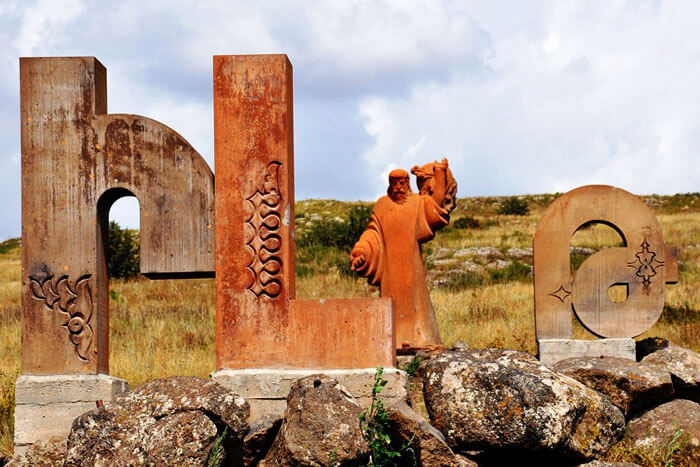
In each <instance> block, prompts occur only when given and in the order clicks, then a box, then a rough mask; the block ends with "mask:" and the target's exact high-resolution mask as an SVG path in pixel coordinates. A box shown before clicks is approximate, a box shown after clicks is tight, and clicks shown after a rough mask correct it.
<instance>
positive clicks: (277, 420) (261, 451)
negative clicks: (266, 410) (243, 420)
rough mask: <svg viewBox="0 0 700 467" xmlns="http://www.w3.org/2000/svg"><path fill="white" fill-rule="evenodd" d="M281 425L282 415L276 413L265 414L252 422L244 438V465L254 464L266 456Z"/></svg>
mask: <svg viewBox="0 0 700 467" xmlns="http://www.w3.org/2000/svg"><path fill="white" fill-rule="evenodd" d="M281 425H282V417H277V416H274V415H268V416H265V417H263V418H261V419H258V420H256V421H254V422H253V423H251V424H250V430H248V434H247V435H245V438H243V465H245V466H254V465H257V464H258V462H260V461H261V460H263V459H264V458H265V455H267V452H268V451H269V450H270V447H271V446H272V443H273V441H274V440H275V437H276V436H277V433H278V432H279V429H280V426H281Z"/></svg>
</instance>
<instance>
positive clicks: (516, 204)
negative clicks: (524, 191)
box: [498, 196, 530, 216]
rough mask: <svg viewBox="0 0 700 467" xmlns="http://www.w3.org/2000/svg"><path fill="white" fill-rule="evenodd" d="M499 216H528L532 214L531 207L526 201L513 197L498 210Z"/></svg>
mask: <svg viewBox="0 0 700 467" xmlns="http://www.w3.org/2000/svg"><path fill="white" fill-rule="evenodd" d="M498 214H505V215H508V216H527V215H528V214H530V206H528V204H527V201H526V200H524V199H520V198H518V197H517V196H511V197H510V198H506V199H505V200H504V201H503V202H502V203H501V207H499V208H498Z"/></svg>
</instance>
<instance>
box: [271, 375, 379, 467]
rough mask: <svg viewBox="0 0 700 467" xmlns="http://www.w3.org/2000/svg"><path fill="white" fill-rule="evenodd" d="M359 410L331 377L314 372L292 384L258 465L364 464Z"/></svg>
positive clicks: (350, 396)
mask: <svg viewBox="0 0 700 467" xmlns="http://www.w3.org/2000/svg"><path fill="white" fill-rule="evenodd" d="M361 412H362V409H361V408H360V406H359V405H358V403H357V401H356V400H355V398H354V397H353V396H352V394H350V393H349V392H348V391H347V389H345V388H344V387H343V386H341V385H340V384H339V383H338V382H337V381H336V380H334V379H333V378H329V377H328V376H324V375H314V376H308V377H306V378H302V379H300V380H298V381H296V382H295V383H294V385H293V386H292V388H291V389H290V391H289V396H288V397H287V410H286V411H285V412H284V420H283V422H282V426H281V428H280V430H279V433H277V437H276V438H275V441H274V443H273V444H272V448H270V451H269V452H268V453H267V456H266V457H265V459H264V460H263V461H262V462H261V463H260V465H267V466H269V465H299V466H301V465H305V466H319V465H329V464H330V463H331V459H334V463H335V465H337V466H346V465H366V463H367V460H368V458H369V450H368V449H369V448H368V446H367V443H366V442H365V440H364V438H363V437H362V432H361V430H360V424H359V417H360V413H361Z"/></svg>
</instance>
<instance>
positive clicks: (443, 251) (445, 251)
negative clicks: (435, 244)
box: [432, 248, 452, 259]
mask: <svg viewBox="0 0 700 467" xmlns="http://www.w3.org/2000/svg"><path fill="white" fill-rule="evenodd" d="M451 255H452V250H450V249H449V248H438V249H437V250H435V253H433V255H432V257H433V259H443V258H447V257H449V256H451Z"/></svg>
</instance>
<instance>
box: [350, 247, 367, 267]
mask: <svg viewBox="0 0 700 467" xmlns="http://www.w3.org/2000/svg"><path fill="white" fill-rule="evenodd" d="M366 263H367V258H365V255H364V253H360V252H356V251H353V252H352V253H350V269H352V270H353V271H358V270H360V269H362V268H363V267H364V266H365V264H366Z"/></svg>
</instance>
